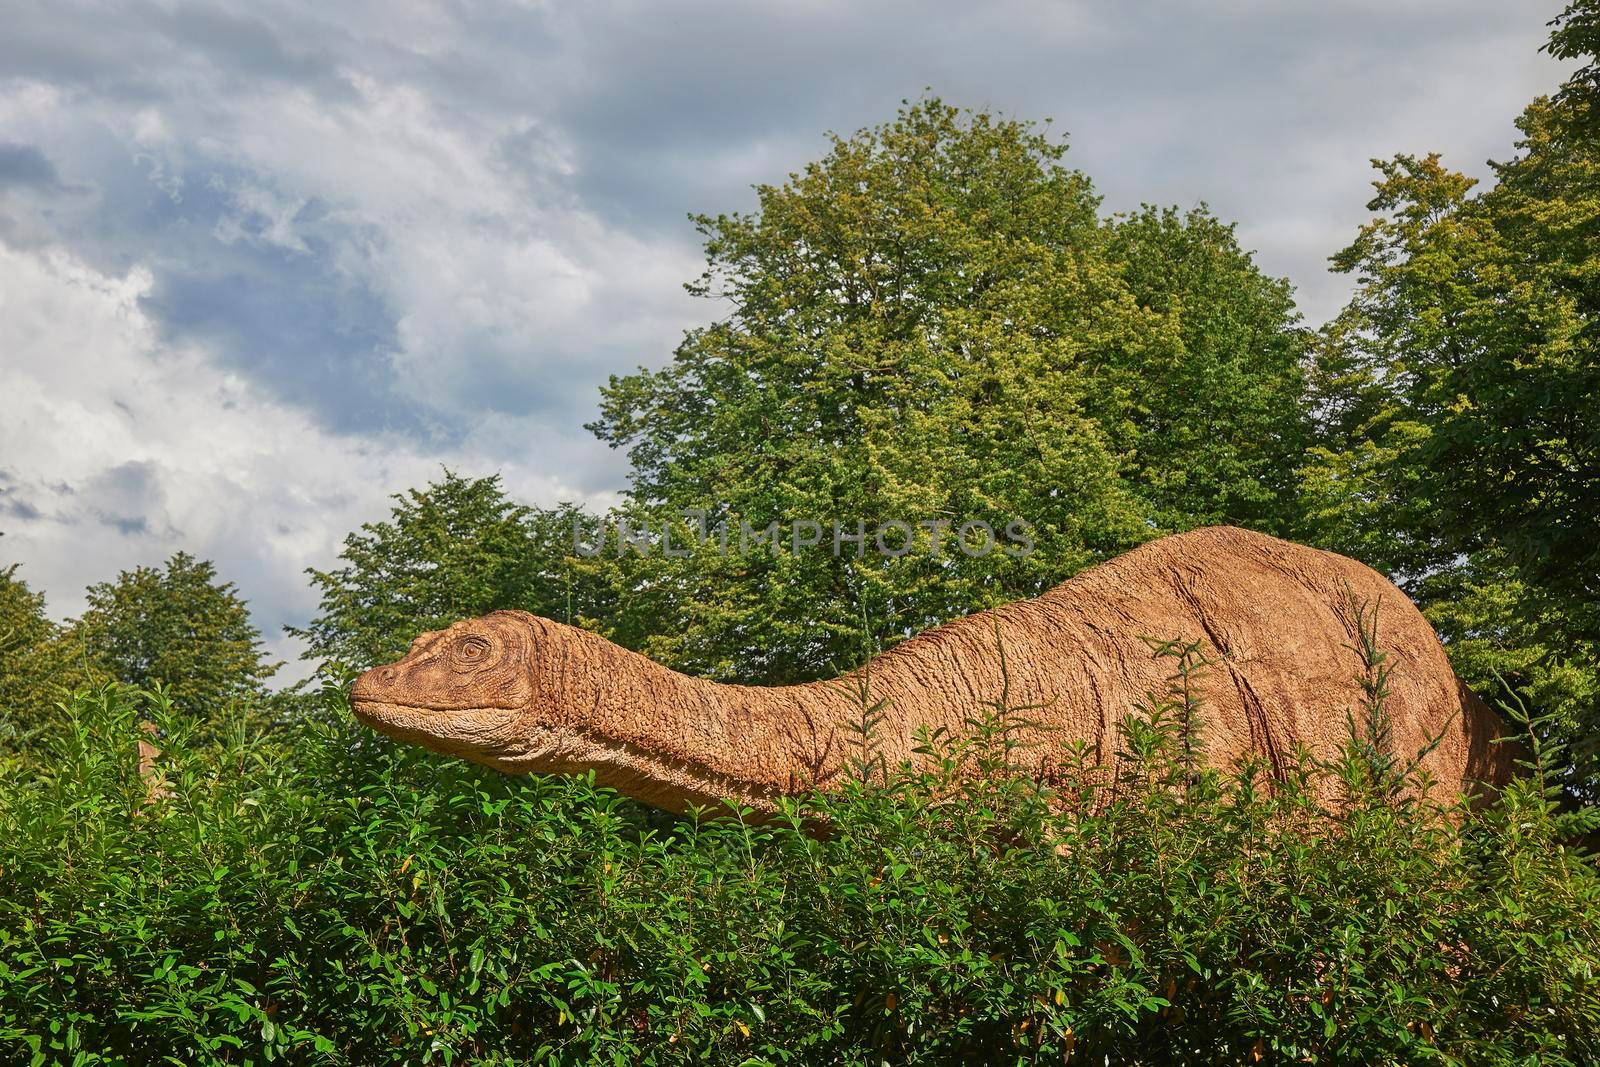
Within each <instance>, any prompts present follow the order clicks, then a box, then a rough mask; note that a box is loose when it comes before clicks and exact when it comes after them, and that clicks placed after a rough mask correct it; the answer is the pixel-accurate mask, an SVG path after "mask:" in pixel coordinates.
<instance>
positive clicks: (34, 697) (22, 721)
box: [0, 563, 93, 749]
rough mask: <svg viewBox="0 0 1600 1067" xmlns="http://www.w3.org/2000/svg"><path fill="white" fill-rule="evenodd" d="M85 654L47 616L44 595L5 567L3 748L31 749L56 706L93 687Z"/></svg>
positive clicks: (0, 601)
mask: <svg viewBox="0 0 1600 1067" xmlns="http://www.w3.org/2000/svg"><path fill="white" fill-rule="evenodd" d="M82 653H83V650H82V649H81V648H80V647H79V646H77V644H76V643H75V642H73V641H72V640H71V639H70V638H69V636H68V635H67V634H66V633H65V632H64V631H63V629H62V628H61V627H60V626H58V625H56V623H55V622H53V621H52V620H51V619H50V617H49V616H48V615H47V614H46V613H45V599H44V594H42V593H36V592H34V591H33V590H32V589H30V588H28V583H27V582H25V581H23V580H22V579H21V578H19V577H17V564H15V563H13V564H10V565H8V566H5V567H0V749H5V748H12V747H21V746H26V745H27V744H28V743H29V742H30V741H31V739H32V738H33V737H34V736H35V735H36V734H37V733H38V731H39V730H40V728H41V727H43V726H44V725H46V724H47V723H48V722H50V721H51V720H52V719H53V718H54V714H53V712H54V706H55V704H56V702H57V701H60V700H63V699H65V698H66V697H67V696H68V695H69V694H70V693H71V692H72V691H73V690H75V689H78V688H80V687H82V686H84V685H87V684H89V683H90V682H91V681H92V680H93V672H92V671H91V670H90V668H89V665H88V663H87V662H86V660H85V657H84V656H83V654H82Z"/></svg>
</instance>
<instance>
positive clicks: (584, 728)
mask: <svg viewBox="0 0 1600 1067" xmlns="http://www.w3.org/2000/svg"><path fill="white" fill-rule="evenodd" d="M1035 604H1037V602H1036V601H1035V602H1024V603H1023V604H1020V605H1008V606H1007V607H1006V608H1004V609H1000V610H998V611H995V612H984V613H981V614H979V615H975V616H970V617H968V618H965V619H960V620H957V621H956V622H954V623H951V624H948V625H947V626H944V627H940V628H939V629H938V630H935V631H931V632H930V633H928V634H925V635H923V636H921V637H918V638H914V639H913V640H911V641H909V642H906V643H905V644H903V645H900V646H898V647H897V648H895V649H893V650H891V651H889V652H887V653H884V654H882V655H880V656H877V657H875V658H874V659H873V660H872V662H871V663H870V664H869V665H868V667H867V668H866V669H864V670H861V671H855V672H851V673H850V674H847V675H845V676H843V677H842V678H838V679H834V680H831V681H824V682H811V683H806V684H802V685H787V686H772V687H762V686H746V685H727V684H721V683H717V682H712V681H708V680H706V679H701V678H691V677H689V676H687V675H683V674H680V673H678V672H676V671H673V670H671V669H669V668H666V667H663V666H661V665H660V664H658V663H656V662H654V661H653V660H650V659H647V658H646V657H644V656H641V655H638V654H637V653H634V652H630V651H628V650H627V649H624V648H621V647H620V646H618V645H615V644H612V643H611V642H610V641H607V640H605V639H604V638H602V637H599V636H598V635H596V634H592V633H589V632H587V631H583V630H578V629H575V628H572V627H568V626H562V625H561V624H559V623H550V622H548V621H545V620H541V621H544V622H545V625H547V626H549V627H551V628H552V629H553V630H554V631H556V632H554V633H552V634H550V635H549V636H550V637H552V638H555V639H554V640H551V641H548V642H547V643H546V645H545V647H546V648H548V649H550V659H549V660H548V661H547V662H546V663H545V664H544V665H543V669H541V671H540V672H539V673H540V675H541V680H542V683H543V684H544V685H546V686H548V691H547V692H546V693H544V694H541V699H543V700H545V701H546V702H547V706H548V707H551V708H555V709H562V711H563V713H564V714H562V717H561V719H560V721H561V722H562V725H564V726H566V727H568V728H570V729H572V730H574V731H576V732H577V733H578V734H580V735H581V736H582V738H583V740H584V742H585V743H586V754H585V756H584V758H583V759H582V761H581V763H582V765H583V766H584V767H586V768H588V769H593V770H594V771H595V774H596V778H597V780H598V781H599V782H600V783H601V784H603V785H609V786H612V787H614V788H616V789H618V790H619V791H621V792H624V793H627V794H628V795H630V796H633V797H636V798H637V799H640V800H643V801H646V802H647V803H651V804H656V805H658V806H661V807H667V808H675V809H678V810H683V809H685V808H687V807H688V806H690V805H698V806H713V805H718V804H720V802H721V800H722V798H725V797H726V798H731V799H733V800H736V801H738V802H739V803H741V804H745V805H748V806H750V807H753V808H756V809H757V810H758V811H763V812H770V811H771V810H772V807H773V801H774V799H775V798H776V797H777V796H780V795H785V794H791V795H792V794H795V793H799V792H804V791H806V790H808V789H810V788H813V787H821V788H827V787H828V786H829V785H831V784H833V783H835V782H837V781H838V780H839V776H840V774H841V772H842V771H843V770H844V769H845V768H847V767H848V766H849V765H850V760H851V759H852V758H853V757H854V758H859V757H860V756H861V755H862V754H863V751H864V750H863V746H862V740H861V720H862V713H863V708H864V707H865V706H870V705H872V704H875V703H877V702H878V701H880V700H881V701H884V703H883V704H882V706H881V707H880V708H879V710H878V714H877V716H876V719H877V726H876V730H875V733H874V737H873V738H872V739H869V741H868V745H869V746H870V751H871V752H872V753H873V754H875V755H877V756H881V757H882V758H883V759H884V760H885V761H886V762H887V763H888V765H890V766H894V765H896V764H898V763H900V762H901V761H904V760H910V759H913V758H914V757H913V752H912V747H913V745H914V744H915V737H916V735H917V733H918V731H919V729H921V728H923V727H926V728H927V729H929V730H934V729H937V728H939V727H944V728H945V729H947V730H949V731H951V732H952V733H955V734H959V733H960V732H961V731H962V730H963V729H964V728H965V725H966V723H967V722H968V721H969V720H970V719H971V718H972V717H973V716H974V715H975V714H977V713H978V712H979V711H980V710H981V708H982V706H983V705H984V704H985V703H988V702H991V701H995V700H998V699H1000V698H1001V696H1002V692H1001V688H1002V685H1001V670H1000V651H999V649H1000V647H1001V645H1002V644H1004V645H1005V646H1006V648H1007V653H1008V655H1009V654H1010V653H1011V651H1012V646H1014V645H1015V646H1017V649H1016V651H1017V652H1019V653H1020V654H1021V655H1023V656H1024V657H1029V658H1031V656H1030V653H1031V652H1032V651H1033V648H1032V646H1033V644H1034V642H1035V641H1036V640H1037V638H1036V637H1033V636H1032V635H1030V634H1029V633H1027V631H1028V630H1029V629H1030V625H1035V623H1030V622H1029V621H1027V620H1025V619H1024V618H1023V616H1026V615H1032V614H1034V613H1035V611H1034V610H1033V605H1035ZM997 625H998V627H999V632H998V634H997V631H996V627H997ZM997 638H998V639H997ZM863 682H865V683H866V689H865V692H864V693H863V691H862V688H861V687H862V685H863ZM1012 695H1013V697H1015V698H1016V699H1015V700H1014V701H1013V702H1014V703H1021V702H1023V701H1025V700H1029V699H1035V698H1037V697H1038V696H1039V695H1040V694H1035V693H1032V692H1031V691H1026V687H1024V690H1021V691H1018V692H1017V693H1014V694H1012ZM863 698H864V699H863Z"/></svg>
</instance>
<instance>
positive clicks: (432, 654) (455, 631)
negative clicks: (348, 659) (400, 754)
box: [350, 611, 584, 773]
mask: <svg viewBox="0 0 1600 1067" xmlns="http://www.w3.org/2000/svg"><path fill="white" fill-rule="evenodd" d="M542 622H543V620H540V619H536V618H535V617H534V616H532V615H528V614H526V613H524V612H520V611H497V612H495V613H494V614H492V615H486V616H484V617H483V618H481V619H470V620H467V621H465V622H458V623H455V624H454V625H452V626H450V627H449V628H447V629H444V630H434V631H432V632H430V633H425V634H423V635H422V636H420V637H418V638H417V639H416V640H415V641H413V642H412V643H411V648H410V650H409V651H408V652H407V653H406V655H405V658H404V659H402V660H400V661H398V662H396V663H391V664H389V665H387V666H383V667H376V668H374V669H372V670H370V671H368V672H367V673H365V674H363V675H362V676H361V677H360V678H358V679H356V683H355V686H354V687H353V688H352V689H351V690H350V706H351V707H352V709H354V711H355V714H356V718H358V719H360V720H361V721H362V722H363V723H365V724H367V725H368V726H371V727H372V728H373V729H375V730H379V731H381V732H382V733H385V734H388V735H389V736H391V737H395V738H399V739H400V740H402V741H409V742H412V743H415V744H420V745H423V746H424V747H426V748H430V749H432V750H434V751H435V752H442V753H445V754H447V755H452V756H463V757H465V758H467V759H470V760H472V761H474V762H476V763H482V764H485V765H487V766H490V767H494V768H496V769H498V770H502V771H510V772H513V773H521V772H526V771H540V772H553V771H565V770H573V769H577V768H578V766H579V765H580V763H581V760H580V757H581V755H582V752H581V750H582V749H583V748H584V744H583V742H582V739H581V738H580V737H579V736H578V735H577V734H576V732H575V731H572V730H571V729H569V728H567V727H565V726H562V725H559V724H558V723H557V722H556V721H555V720H556V719H557V718H559V717H560V716H559V709H556V708H553V707H549V706H546V705H548V704H549V700H548V698H547V697H544V696H542V695H541V694H542V691H543V690H544V687H542V686H539V685H538V684H537V675H538V670H539V664H540V660H541V659H542V658H543V657H542V656H541V651H542V649H541V647H540V646H541V644H542V643H543V642H542V641H541V637H542V636H543V627H541V625H540V624H541V623H542Z"/></svg>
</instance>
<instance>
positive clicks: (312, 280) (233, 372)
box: [0, 0, 1560, 676]
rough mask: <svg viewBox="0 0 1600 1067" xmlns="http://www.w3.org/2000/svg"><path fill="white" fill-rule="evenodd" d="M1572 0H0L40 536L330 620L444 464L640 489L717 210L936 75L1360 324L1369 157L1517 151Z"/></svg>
mask: <svg viewBox="0 0 1600 1067" xmlns="http://www.w3.org/2000/svg"><path fill="white" fill-rule="evenodd" d="M1559 6H1560V5H1559V4H1558V3H1516V4H1510V3H1505V2H1504V0H1414V2H1409V3H1407V2H1394V0H1345V2H1338V3H1332V2H1330V3H1293V2H1284V0H1219V2H1211V3H1199V2H1169V3H1151V2H1137V0H1135V2H1118V3H1113V2H1109V0H1106V2H1100V3H1086V2H1085V3H990V4H972V3H959V4H955V3H950V4H921V5H913V4H905V3H881V4H862V3H813V4H798V3H795V4H776V3H771V4H768V3H753V2H749V0H741V2H727V3H710V2H695V3H674V4H647V3H642V2H641V3H632V4H630V3H608V2H592V0H591V2H584V3H573V4H566V5H562V4H553V3H552V4H543V3H537V2H529V3H523V4H511V3H508V4H477V3H465V2H462V3H449V4H440V5H427V4H423V3H394V2H392V0H390V2H383V3H378V2H372V3H362V2H353V3H344V4H326V3H322V4H309V3H307V4H296V3H275V2H260V0H257V2H253V3H250V4H243V3H234V4H223V5H211V6H205V7H201V6H189V5H183V4H170V3H120V4H108V5H86V4H70V3H61V2H50V3H43V2H41V3H36V4H30V3H16V2H12V0H0V26H3V29H0V531H3V532H4V533H5V535H6V536H5V537H4V539H3V540H0V564H3V563H5V562H14V561H20V562H21V563H22V564H23V571H22V574H23V576H24V577H25V578H26V579H27V580H28V581H29V582H30V583H31V584H32V585H33V586H34V587H35V588H39V589H43V590H45V591H46V592H47V593H48V594H49V596H50V606H51V609H52V613H53V614H55V615H57V616H58V617H59V616H66V615H71V614H73V613H75V612H77V611H78V610H80V609H81V606H82V590H83V587H84V586H85V585H86V584H87V583H89V582H92V581H97V580H101V579H105V578H109V577H112V576H114V575H115V573H116V572H117V571H118V570H119V569H124V568H129V567H132V566H134V565H136V564H140V563H152V564H153V563H158V562H160V561H161V560H163V559H164V558H166V557H167V556H168V555H170V554H171V553H172V552H173V551H175V550H177V549H179V548H186V549H189V550H190V551H193V552H195V553H197V554H200V555H202V556H207V557H210V558H212V559H214V560H216V562H217V564H218V566H219V568H220V569H221V570H222V572H223V574H224V575H225V576H226V577H228V578H231V579H233V580H234V581H236V582H237V583H238V584H239V586H240V587H241V589H242V590H243V592H244V593H245V595H246V596H247V597H248V598H249V600H250V601H251V604H252V608H253V610H254V612H255V618H256V621H257V623H258V625H260V626H261V628H262V629H263V630H264V631H265V632H266V633H267V635H268V637H269V638H270V640H271V643H272V646H273V648H274V650H275V651H276V652H277V653H278V654H279V655H283V656H292V655H293V654H294V651H295V650H294V648H293V646H292V645H291V644H290V643H288V642H287V641H285V640H284V639H283V638H282V637H281V636H280V633H281V627H282V626H283V624H284V623H286V622H296V621H303V620H304V619H305V618H306V617H307V615H308V614H309V613H310V612H311V610H312V609H313V607H314V605H315V598H314V596H313V595H312V594H311V592H310V590H309V589H308V587H307V586H306V583H305V580H304V578H303V575H302V573H301V572H302V569H303V568H304V567H306V566H308V565H317V566H327V565H328V564H330V563H331V562H332V561H333V559H334V557H335V556H336V554H337V551H338V544H339V541H340V539H341V538H342V536H343V534H344V533H345V532H347V531H348V530H350V529H352V528H354V527H355V526H356V525H358V524H359V523H360V522H362V521H366V520H370V519H375V518H379V517H381V516H382V515H383V514H384V513H385V510H386V501H385V498H386V496H387V495H388V494H390V493H394V492H398V491H400V490H403V489H405V488H407V487H408V486H413V485H419V484H421V483H423V482H424V481H426V480H427V479H428V478H430V477H431V476H432V475H433V474H435V473H436V472H437V470H438V466H439V464H441V463H445V464H448V465H450V466H451V467H453V468H456V469H459V470H461V471H463V472H467V473H478V472H490V471H495V470H499V471H501V472H503V474H504V475H505V477H506V480H507V482H508V484H509V485H510V487H511V488H512V490H513V491H514V492H515V493H516V494H517V495H519V496H521V497H522V498H524V499H527V500H530V501H533V502H537V503H542V504H551V503H554V502H556V501H557V500H584V501H594V502H604V501H606V500H608V499H610V494H612V493H614V492H615V491H616V490H617V489H619V488H620V487H621V485H622V482H623V477H624V474H625V467H624V465H623V462H622V458H621V457H619V456H617V455H615V454H613V453H610V452H609V451H608V450H607V449H606V448H605V447H604V446H603V445H601V444H599V443H598V442H596V441H594V440H593V439H592V438H591V437H590V436H589V435H588V434H587V433H586V432H585V431H584V430H583V429H582V424H583V423H584V422H586V421H588V420H589V419H591V418H592V417H593V415H594V410H595V401H596V396H597V394H596V387H597V386H598V384H599V383H601V382H603V381H604V380H605V378H606V376H607V375H608V374H610V373H613V372H617V371H626V370H628V369H631V368H632V367H634V366H635V365H638V364H641V363H642V364H647V365H659V364H661V363H663V362H664V361H665V360H666V359H667V358H668V357H669V356H670V353H671V351H672V348H673V346H674V344H675V343H676V340H677V338H678V336H679V334H680V333H681V331H682V330H683V329H684V328H685V327H688V326H690V325H692V324H695V323H697V322H702V321H705V320H706V319H707V318H709V317H710V315H711V314H712V313H713V311H714V309H712V308H711V307H709V306H705V305H702V304H698V303H697V302H695V301H693V300H691V299H690V298H688V297H687V296H686V295H685V294H684V293H683V291H682V288H681V283H683V282H684V281H686V280H688V279H690V278H691V277H693V276H694V275H696V274H697V273H698V270H699V264H700V254H699V249H698V247H697V244H696V242H695V240H694V237H695V235H694V232H693V229H692V227H691V226H690V225H689V224H688V223H687V222H686V221H685V214H686V213H688V212H691V211H709V212H717V211H726V210H735V209H745V208H748V207H750V206H752V205H753V202H754V197H753V194H752V193H751V192H750V189H749V186H750V185H751V184H752V183H754V182H760V181H781V180H782V178H783V176H784V175H785V174H786V173H788V172H789V171H791V170H793V169H795V168H797V167H799V166H800V165H802V164H803V163H805V162H806V161H807V160H810V159H813V158H816V157H817V156H819V155H820V154H821V153H822V152H823V151H824V150H825V141H824V133H825V131H828V130H836V131H839V132H842V133H848V132H850V131H852V130H854V129H856V128H858V127H860V126H863V125H867V124H871V123H874V122H878V121H881V120H884V119H887V118H890V117H892V116H893V114H894V111H895V108H896V106H897V104H898V103H899V101H900V100H901V99H902V98H906V97H916V96H918V95H920V94H921V93H922V92H923V91H924V89H925V87H926V88H931V90H932V91H934V92H936V93H938V94H939V95H941V96H942V97H944V98H945V99H946V100H948V101H950V102H952V103H958V104H962V105H965V106H972V107H986V108H992V109H998V110H1002V111H1005V112H1007V113H1010V114H1013V115H1017V116H1019V117H1024V118H1034V119H1044V118H1051V119H1053V120H1054V123H1053V127H1054V128H1055V129H1056V130H1058V131H1064V132H1065V133H1066V134H1067V135H1068V137H1069V139H1070V141H1071V144H1072V150H1071V152H1070V153H1069V158H1070V160H1071V162H1072V163H1073V165H1075V166H1077V167H1079V168H1080V169H1082V170H1084V171H1085V172H1087V173H1088V174H1089V175H1090V176H1091V177H1092V178H1093V179H1094V181H1095V183H1096V185H1097V186H1098V188H1099V189H1100V191H1101V192H1102V193H1103V194H1104V195H1105V198H1106V206H1107V208H1108V210H1119V209H1127V208H1132V207H1135V206H1137V205H1138V204H1140V203H1141V202H1154V203H1176V204H1179V205H1181V206H1189V205H1191V204H1193V203H1195V202H1197V201H1199V200H1205V201H1207V202H1208V203H1209V204H1210V205H1211V206H1212V208H1213V209H1214V210H1215V211H1216V212H1217V213H1218V214H1219V215H1221V216H1222V217H1223V218H1226V219H1229V220H1233V221H1236V222H1237V223H1238V226H1239V234H1240V238H1241V240H1242V242H1243V243H1244V244H1245V245H1246V247H1249V248H1253V249H1255V250H1256V251H1257V254H1258V259H1259V262H1260V263H1261V264H1262V266H1263V267H1264V268H1265V269H1266V270H1268V271H1270V272H1272V273H1275V274H1280V275H1287V276H1288V277H1289V278H1290V279H1291V280H1292V281H1293V282H1294V283H1295V285H1296V286H1297V287H1298V292H1299V298H1300V301H1301V306H1302V308H1303V310H1304V312H1305V314H1306V316H1307V318H1308V319H1309V320H1310V321H1312V322H1316V321H1320V320H1322V319H1323V318H1325V317H1326V316H1327V315H1329V314H1331V312H1332V311H1333V310H1334V309H1336V308H1337V306H1338V305H1339V304H1340V303H1341V302H1342V299H1343V297H1344V294H1345V292H1346V282H1345V280H1344V279H1342V278H1338V277H1335V276H1330V275H1328V274H1327V273H1326V269H1325V260H1326V257H1327V256H1328V254H1329V253H1331V252H1332V251H1334V250H1335V249H1337V248H1339V247H1340V246H1342V245H1343V244H1344V243H1347V242H1348V240H1349V238H1350V237H1351V235H1352V234H1353V233H1354V231H1355V228H1356V226H1358V225H1359V223H1360V222H1361V221H1362V219H1363V218H1364V217H1365V213H1364V210H1363V204H1364V202H1365V201H1366V199H1367V198H1368V195H1369V186H1368V183H1369V181H1370V170H1369V167H1368V163H1367V160H1368V159H1369V158H1370V157H1373V156H1388V155H1391V154H1393V153H1395V152H1400V151H1416V152H1425V151H1431V150H1437V151H1441V152H1443V153H1444V154H1445V157H1446V162H1447V163H1448V164H1450V165H1451V166H1454V167H1457V168H1459V169H1463V170H1466V171H1468V172H1469V173H1473V174H1478V175H1482V174H1484V173H1486V170H1487V168H1486V167H1485V166H1484V162H1485V160H1486V159H1488V158H1505V157H1507V156H1508V155H1510V153H1511V142H1512V140H1513V137H1514V129H1513V127H1512V120H1513V119H1514V118H1515V117H1516V115H1517V113H1518V112H1519V111H1520V110H1521V108H1522V107H1523V105H1524V104H1525V103H1526V102H1527V101H1528V100H1529V99H1531V98H1532V97H1533V96H1535V95H1536V94H1538V93H1541V92H1546V91H1549V90H1550V89H1552V88H1553V87H1554V86H1555V84H1556V83H1557V81H1558V80H1559V76H1560V71H1559V69H1558V67H1557V66H1556V64H1554V63H1553V62H1552V61H1550V60H1549V59H1548V58H1546V57H1544V56H1542V55H1539V54H1538V52H1537V49H1538V46H1539V45H1540V43H1542V41H1543V39H1544V36H1545V29H1544V26H1543V23H1544V21H1545V20H1546V19H1548V18H1549V17H1550V16H1551V15H1553V14H1554V13H1555V12H1556V11H1557V10H1558V9H1559ZM294 674H298V672H291V676H292V675H294Z"/></svg>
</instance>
